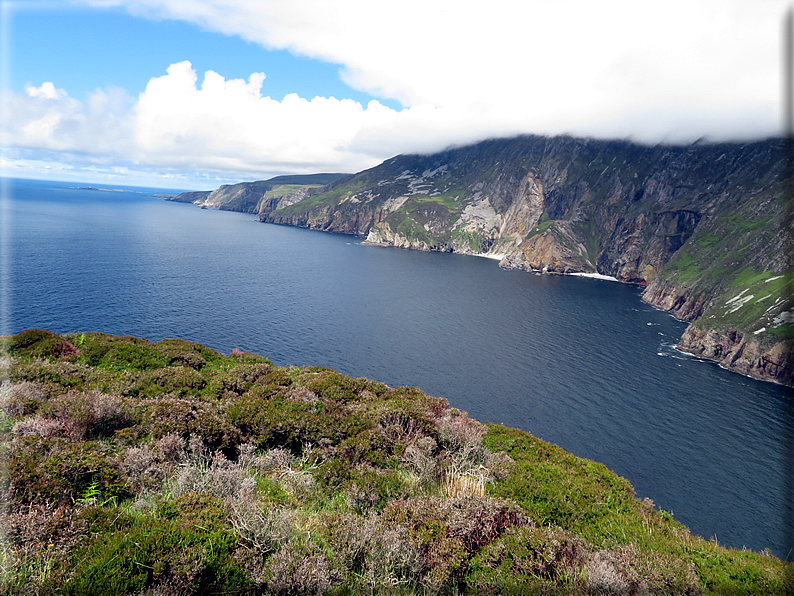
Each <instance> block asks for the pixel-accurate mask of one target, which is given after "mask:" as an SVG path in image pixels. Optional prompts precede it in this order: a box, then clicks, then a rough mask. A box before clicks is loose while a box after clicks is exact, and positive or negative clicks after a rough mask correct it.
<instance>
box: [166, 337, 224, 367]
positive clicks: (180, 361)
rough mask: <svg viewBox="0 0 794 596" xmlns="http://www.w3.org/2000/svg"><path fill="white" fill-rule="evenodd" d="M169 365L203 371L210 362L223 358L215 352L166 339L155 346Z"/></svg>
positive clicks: (190, 343)
mask: <svg viewBox="0 0 794 596" xmlns="http://www.w3.org/2000/svg"><path fill="white" fill-rule="evenodd" d="M154 349H155V350H157V351H158V352H159V353H160V354H161V355H162V356H163V357H164V358H165V360H166V363H167V364H169V365H172V364H175V365H178V366H188V367H190V368H193V369H195V370H201V369H202V368H204V367H205V366H206V365H207V363H208V362H209V361H216V360H219V359H220V358H221V355H220V354H218V353H217V352H216V351H215V350H211V349H210V348H207V347H205V346H202V345H201V344H196V343H192V342H189V341H185V340H182V339H164V340H162V341H159V342H157V343H156V344H154Z"/></svg>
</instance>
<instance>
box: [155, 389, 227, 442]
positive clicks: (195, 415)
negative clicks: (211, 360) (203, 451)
mask: <svg viewBox="0 0 794 596" xmlns="http://www.w3.org/2000/svg"><path fill="white" fill-rule="evenodd" d="M144 404H145V406H146V410H145V413H144V414H143V424H144V426H145V427H146V428H148V430H149V432H150V434H151V435H152V437H154V438H155V439H159V438H160V437H164V436H166V435H171V434H176V435H179V436H181V437H182V438H183V439H188V438H189V437H197V438H198V439H200V440H201V441H203V442H204V444H205V445H207V446H208V447H209V448H210V449H222V450H224V451H225V452H228V453H233V452H234V448H235V447H236V446H237V445H239V444H240V439H241V437H240V432H239V430H238V429H237V428H235V427H234V426H233V425H232V424H231V423H230V422H229V419H228V418H227V417H226V416H225V415H224V414H223V412H222V411H221V409H220V408H219V407H218V406H217V405H215V404H211V403H208V402H205V401H201V400H199V399H196V398H193V399H190V398H163V399H158V400H151V401H147V402H144Z"/></svg>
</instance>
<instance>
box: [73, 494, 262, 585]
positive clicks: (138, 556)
mask: <svg viewBox="0 0 794 596" xmlns="http://www.w3.org/2000/svg"><path fill="white" fill-rule="evenodd" d="M218 511H219V505H218V503H217V502H216V501H214V500H212V499H206V498H205V497H202V496H199V495H196V496H190V497H187V496H186V498H185V499H184V500H183V501H181V502H179V503H177V504H176V505H175V506H174V508H173V509H170V510H166V511H165V513H166V516H165V517H160V516H154V515H147V516H142V517H137V518H132V519H131V520H130V522H129V524H128V525H127V527H124V528H119V529H114V528H113V527H111V528H108V529H105V530H104V531H103V532H101V533H98V534H96V535H95V536H94V537H93V538H92V539H91V540H90V541H87V542H86V543H85V544H84V546H83V547H82V548H80V549H77V551H76V552H75V553H74V556H73V557H72V560H71V562H70V572H71V573H70V576H71V577H70V579H69V581H67V582H65V583H63V584H62V585H61V586H60V591H61V593H63V594H70V595H75V596H76V595H96V596H115V595H119V596H121V595H128V594H134V593H136V592H144V591H146V590H149V591H150V593H161V594H162V593H165V594H179V595H190V594H196V595H199V594H213V593H221V594H222V593H241V592H242V593H244V592H245V590H246V589H247V586H249V585H250V580H248V578H247V577H246V575H245V574H244V573H243V572H242V571H240V570H238V569H237V568H236V567H235V566H234V564H233V559H232V554H233V552H234V549H235V548H236V547H237V536H236V535H235V534H234V532H233V531H232V530H231V528H229V527H228V526H225V525H223V524H220V523H218V517H217V513H218ZM196 520H205V521H206V520H212V521H211V523H208V524H207V525H202V523H196Z"/></svg>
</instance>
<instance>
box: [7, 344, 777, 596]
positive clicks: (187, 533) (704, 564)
mask: <svg viewBox="0 0 794 596" xmlns="http://www.w3.org/2000/svg"><path fill="white" fill-rule="evenodd" d="M0 357H1V358H2V362H3V367H4V368H3V371H4V379H3V382H2V384H0V452H1V453H2V454H3V459H2V462H3V469H4V471H5V474H4V478H3V482H2V483H0V489H1V490H0V505H2V507H0V528H2V530H3V532H2V536H3V547H4V548H3V573H2V574H0V592H2V593H3V594H8V595H19V596H27V595H29V594H71V595H78V594H79V595H83V596H125V595H130V596H132V595H140V594H179V595H185V596H189V595H201V594H239V595H242V596H264V595H266V594H318V595H320V594H328V595H329V596H330V595H338V594H389V595H394V594H406V595H407V594H462V595H464V594H565V595H566V596H567V595H572V596H599V595H604V594H646V595H649V596H650V595H654V594H658V595H660V596H661V595H670V594H682V595H684V594H686V595H692V596H694V595H704V596H705V595H710V594H713V595H715V596H717V595H722V594H780V595H782V594H786V593H788V592H787V587H789V586H787V583H786V582H787V579H789V576H788V574H789V573H790V571H791V569H790V566H789V565H787V564H785V563H783V562H782V561H780V559H778V558H777V557H775V556H773V555H772V554H771V553H763V554H762V553H755V552H752V551H747V550H735V549H727V548H724V547H721V546H719V545H718V544H717V543H716V541H707V540H704V539H703V538H700V537H697V536H693V535H692V534H691V533H690V532H689V530H688V529H687V528H686V527H684V526H683V525H681V524H680V523H678V522H677V521H676V520H675V519H674V518H673V516H672V515H671V514H669V513H667V512H665V511H661V510H659V509H658V508H656V507H655V506H654V505H653V502H652V501H650V500H649V499H644V500H642V501H640V500H639V499H638V498H637V497H636V495H635V494H634V491H633V489H632V487H631V484H630V483H629V482H628V481H627V480H626V479H625V478H621V477H620V476H618V475H617V474H615V473H614V472H612V471H610V470H608V469H607V468H606V467H605V466H604V465H602V464H598V463H596V462H593V461H589V460H585V459H582V458H578V457H576V456H574V455H572V454H570V453H567V452H565V451H564V450H563V449H561V448H560V447H558V446H556V445H552V444H549V443H546V442H544V441H542V440H540V439H538V438H537V437H534V436H532V435H530V434H529V433H526V432H523V431H520V430H516V429H510V428H506V427H504V426H501V425H495V424H488V425H486V424H482V423H480V422H478V421H476V420H473V419H471V418H469V417H468V415H467V414H466V413H465V412H461V411H459V410H457V409H455V408H452V407H450V406H449V404H448V403H447V402H446V400H444V399H443V398H438V397H432V396H429V395H426V394H424V393H422V392H421V391H419V390H418V389H416V388H412V387H388V386H386V385H384V384H382V383H378V382H376V381H371V380H369V379H365V378H358V379H354V378H350V377H347V376H344V375H341V374H339V373H337V372H335V371H333V370H330V369H327V368H321V367H316V366H315V367H307V368H299V367H296V366H291V367H279V366H274V365H273V363H272V362H270V361H269V360H267V359H266V358H264V357H263V356H258V355H256V354H250V353H243V352H240V351H238V350H235V351H234V352H233V353H232V354H231V355H228V356H225V355H223V354H219V353H218V352H216V351H214V350H212V349H210V348H207V347H205V346H202V345H199V344H195V343H191V342H187V341H183V340H179V339H165V340H162V341H159V342H157V343H151V342H148V341H147V340H144V339H139V338H134V337H114V336H110V335H106V334H103V333H90V332H89V333H81V334H69V335H56V334H54V333H50V332H48V331H44V330H41V329H31V330H28V331H23V332H21V333H19V334H17V335H15V336H10V337H0Z"/></svg>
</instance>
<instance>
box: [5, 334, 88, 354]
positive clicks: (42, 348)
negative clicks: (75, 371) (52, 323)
mask: <svg viewBox="0 0 794 596" xmlns="http://www.w3.org/2000/svg"><path fill="white" fill-rule="evenodd" d="M5 347H6V349H7V350H8V352H9V353H10V354H11V355H12V356H17V357H29V358H55V359H58V358H69V357H71V356H77V355H78V354H79V353H80V351H79V350H78V349H77V347H75V346H74V345H72V344H71V343H69V342H68V341H67V340H66V339H65V338H63V337H61V336H60V335H57V334H55V333H53V332H52V331H45V330H44V329H28V330H27V331H22V332H21V333H17V334H16V335H12V336H11V337H10V338H8V339H7V340H6V345H5Z"/></svg>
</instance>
